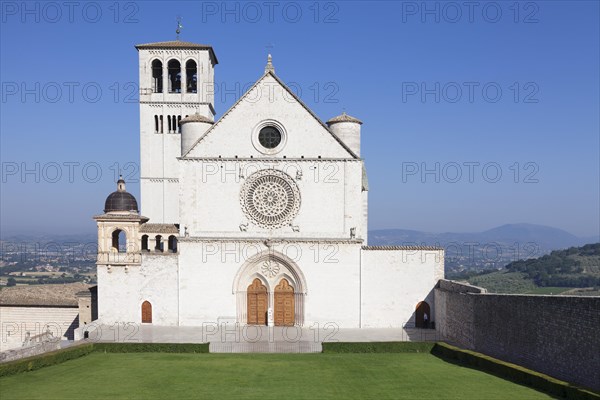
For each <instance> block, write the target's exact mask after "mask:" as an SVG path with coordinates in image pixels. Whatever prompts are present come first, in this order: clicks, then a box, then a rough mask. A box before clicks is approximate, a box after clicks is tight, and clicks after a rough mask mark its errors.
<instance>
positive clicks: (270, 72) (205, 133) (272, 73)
mask: <svg viewBox="0 0 600 400" xmlns="http://www.w3.org/2000/svg"><path fill="white" fill-rule="evenodd" d="M268 75H270V76H272V77H273V79H275V80H276V81H277V83H279V84H280V85H281V86H282V87H283V88H284V89H285V90H286V91H287V92H288V93H289V94H291V95H292V97H293V98H294V99H295V100H296V101H297V102H298V104H300V105H301V106H302V107H303V108H304V109H305V110H306V111H308V113H309V114H310V115H311V116H312V117H313V118H314V119H316V120H317V122H318V123H319V124H320V125H321V126H322V127H323V128H324V129H325V130H326V131H327V132H329V134H330V135H331V136H333V138H334V139H335V140H336V141H337V142H338V143H339V144H340V145H341V146H342V147H343V148H344V149H345V150H346V151H347V152H348V153H349V154H350V155H351V156H352V158H356V159H359V158H360V157H358V156H357V155H356V154H355V153H354V152H353V151H352V150H351V149H350V148H349V147H348V146H347V145H346V144H345V143H344V142H343V141H342V140H341V139H340V138H339V137H338V136H337V135H336V134H335V133H333V132H332V131H331V129H329V127H328V126H327V125H326V124H325V123H324V122H323V121H322V120H321V119H320V118H319V117H318V116H317V115H316V114H315V113H314V112H313V111H312V110H311V109H310V108H309V107H308V106H307V105H306V104H304V102H303V101H302V100H301V99H300V98H299V97H298V96H296V94H295V93H294V92H292V91H291V90H290V88H289V87H288V86H287V85H286V84H285V82H283V81H282V80H281V79H280V78H279V77H278V76H277V75H275V73H274V72H273V71H266V72H265V73H264V74H263V75H262V76H261V77H260V78H259V79H258V80H257V81H256V82H254V84H253V85H252V86H251V87H250V89H248V90H247V91H246V92H245V93H244V94H243V95H241V96H240V98H239V99H237V101H236V102H235V103H234V104H233V105H232V106H231V107H230V108H229V109H228V110H227V111H226V112H225V113H224V114H223V115H222V116H221V118H219V119H218V120H217V121H216V122H215V123H214V124H213V126H211V127H210V128H209V129H208V130H207V131H206V132H204V134H203V135H202V136H200V137H199V138H198V140H196V142H194V144H193V145H192V146H191V147H190V149H189V150H188V151H187V152H186V153H185V154H184V155H183V156H182V157H187V156H188V154H190V152H191V151H192V150H193V149H194V148H195V147H196V146H197V145H198V143H200V142H201V141H202V139H204V138H205V137H206V136H207V135H208V134H209V133H210V132H211V131H212V130H213V129H215V128H216V127H217V125H219V123H220V122H221V121H222V120H224V119H225V117H226V116H227V115H228V114H230V113H231V111H233V110H234V109H235V108H236V107H237V106H238V104H240V103H241V102H242V100H243V99H244V97H246V95H248V93H250V92H251V91H252V90H254V88H255V87H256V86H258V84H259V83H260V82H261V81H262V80H263V79H264V78H266V77H267V76H268Z"/></svg>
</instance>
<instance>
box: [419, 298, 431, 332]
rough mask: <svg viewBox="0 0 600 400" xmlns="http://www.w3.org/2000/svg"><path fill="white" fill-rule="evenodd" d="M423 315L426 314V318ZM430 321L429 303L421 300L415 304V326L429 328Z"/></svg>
mask: <svg viewBox="0 0 600 400" xmlns="http://www.w3.org/2000/svg"><path fill="white" fill-rule="evenodd" d="M425 315H427V318H425ZM430 321H431V311H430V309H429V304H427V302H425V301H422V302H420V303H419V304H417V308H416V310H415V327H417V328H429V323H430Z"/></svg>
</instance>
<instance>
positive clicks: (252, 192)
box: [240, 170, 300, 229]
mask: <svg viewBox="0 0 600 400" xmlns="http://www.w3.org/2000/svg"><path fill="white" fill-rule="evenodd" d="M240 201H241V203H242V208H243V210H244V213H245V214H246V216H247V217H248V219H250V220H251V221H252V222H253V223H255V224H256V225H258V226H260V227H263V228H269V229H272V228H279V227H282V226H284V225H287V224H290V223H291V221H292V219H293V218H294V217H295V216H296V215H297V214H298V211H299V209H300V192H299V191H298V186H297V185H296V183H295V182H294V181H293V179H292V178H290V177H289V176H288V175H287V174H285V173H283V172H281V171H277V170H262V171H258V172H256V173H254V174H252V175H251V176H250V177H248V180H247V181H246V183H245V184H244V186H243V187H242V191H241V193H240Z"/></svg>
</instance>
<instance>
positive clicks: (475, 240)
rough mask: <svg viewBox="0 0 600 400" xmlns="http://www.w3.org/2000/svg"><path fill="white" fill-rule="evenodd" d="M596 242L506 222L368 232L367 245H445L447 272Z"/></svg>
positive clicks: (488, 267) (498, 265) (484, 268)
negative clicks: (465, 228) (468, 228)
mask: <svg viewBox="0 0 600 400" xmlns="http://www.w3.org/2000/svg"><path fill="white" fill-rule="evenodd" d="M595 242H600V237H592V238H590V237H587V238H581V237H577V236H575V235H572V234H571V233H569V232H566V231H564V230H562V229H557V228H553V227H549V226H543V225H534V224H507V225H502V226H499V227H496V228H492V229H489V230H487V231H483V232H467V233H456V232H444V233H430V232H422V231H415V230H408V229H381V230H372V231H370V232H369V244H370V245H382V246H383V245H387V246H390V245H414V244H418V245H430V246H442V247H444V248H445V249H446V272H447V273H462V272H473V271H478V272H482V271H490V270H499V269H502V268H503V267H504V266H505V265H506V264H509V263H511V262H513V261H517V260H520V259H528V258H534V257H539V256H542V255H544V254H548V253H550V252H551V251H552V250H558V249H566V248H569V247H573V246H582V245H584V244H587V243H595Z"/></svg>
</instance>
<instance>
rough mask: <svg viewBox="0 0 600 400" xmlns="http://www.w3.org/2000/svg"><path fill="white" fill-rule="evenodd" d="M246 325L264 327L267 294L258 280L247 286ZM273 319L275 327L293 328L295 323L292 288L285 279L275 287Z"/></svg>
mask: <svg viewBox="0 0 600 400" xmlns="http://www.w3.org/2000/svg"><path fill="white" fill-rule="evenodd" d="M247 293H248V304H247V306H248V324H249V325H266V324H267V309H268V298H269V294H268V292H267V288H266V286H265V285H263V284H262V282H261V281H260V279H258V278H256V279H254V281H253V282H252V284H251V285H250V286H248V292H247ZM273 308H274V310H273V314H274V315H273V317H274V322H275V326H293V325H294V322H295V302H294V288H293V287H292V286H291V285H290V283H289V282H288V281H287V279H282V280H281V281H279V284H278V285H277V286H275V293H274V307H273Z"/></svg>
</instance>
